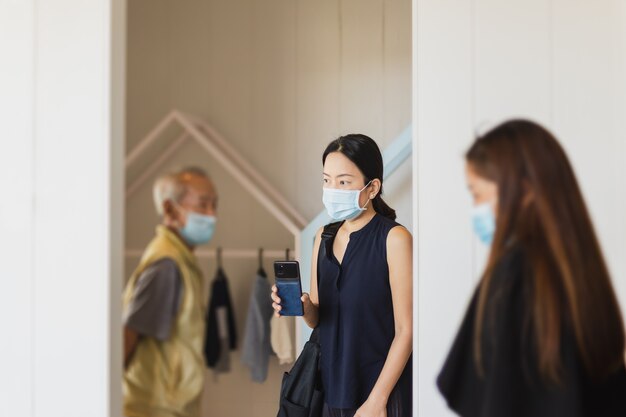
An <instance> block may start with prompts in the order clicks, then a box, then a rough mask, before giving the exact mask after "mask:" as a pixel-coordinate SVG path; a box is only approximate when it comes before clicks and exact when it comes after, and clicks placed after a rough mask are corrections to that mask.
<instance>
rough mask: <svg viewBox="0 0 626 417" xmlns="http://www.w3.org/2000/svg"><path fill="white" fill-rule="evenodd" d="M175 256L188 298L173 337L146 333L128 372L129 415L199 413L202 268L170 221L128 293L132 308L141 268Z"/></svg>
mask: <svg viewBox="0 0 626 417" xmlns="http://www.w3.org/2000/svg"><path fill="white" fill-rule="evenodd" d="M163 258H169V259H171V260H173V261H174V262H175V263H176V265H177V267H178V269H179V271H180V276H181V279H182V288H183V298H182V300H181V303H180V308H179V311H178V313H177V315H176V317H175V319H174V321H173V323H172V330H171V334H170V338H169V339H167V340H165V341H159V340H157V339H154V338H152V337H142V338H141V339H140V341H139V343H138V344H137V348H136V350H135V352H134V355H133V357H132V359H131V361H130V363H129V365H128V368H127V369H126V371H125V372H124V384H123V389H124V412H125V414H124V415H125V416H127V417H174V416H175V417H200V402H201V395H202V390H203V386H204V372H205V370H204V367H205V365H204V357H203V354H202V352H203V344H204V333H205V321H204V316H205V311H204V306H203V303H202V273H201V271H200V268H199V267H198V264H197V261H196V258H195V256H194V255H193V254H192V253H191V251H190V250H189V249H188V248H187V247H186V246H185V244H184V243H183V242H182V241H181V240H180V238H179V237H178V236H177V235H176V234H175V233H173V232H172V231H170V230H169V229H167V228H166V227H165V226H158V227H157V231H156V237H155V238H154V239H153V240H152V242H150V244H149V245H148V247H147V248H146V250H145V252H144V254H143V257H142V258H141V261H140V263H139V266H138V267H137V269H136V270H135V272H134V273H133V275H132V276H131V277H130V279H129V281H128V284H127V286H126V289H125V291H124V295H123V307H124V311H126V310H127V308H128V306H129V304H130V302H131V300H132V297H133V293H134V288H135V286H136V284H137V280H138V279H139V276H140V275H141V273H142V272H143V271H144V270H145V269H146V268H147V267H148V266H149V265H151V264H153V263H154V262H156V261H158V260H160V259H163Z"/></svg>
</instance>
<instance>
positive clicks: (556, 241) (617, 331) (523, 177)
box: [466, 120, 624, 382]
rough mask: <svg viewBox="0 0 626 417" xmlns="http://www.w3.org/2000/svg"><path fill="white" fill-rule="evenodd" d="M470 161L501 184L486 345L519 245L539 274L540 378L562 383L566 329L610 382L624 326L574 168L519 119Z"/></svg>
mask: <svg viewBox="0 0 626 417" xmlns="http://www.w3.org/2000/svg"><path fill="white" fill-rule="evenodd" d="M466 159H467V162H468V164H469V165H470V167H472V168H473V169H474V170H475V172H476V173H477V174H478V175H480V176H482V177H484V178H486V179H488V180H491V181H494V182H495V183H496V184H497V186H498V209H497V226H496V233H495V236H494V239H493V244H492V248H491V254H490V257H489V261H488V264H487V268H486V270H485V273H484V275H483V277H482V281H481V285H480V289H479V295H478V311H477V318H476V325H475V329H474V330H475V334H474V340H475V359H476V363H477V366H478V368H479V370H481V369H482V359H481V342H480V337H479V336H480V335H481V334H482V331H483V327H484V322H485V316H486V311H487V308H486V304H487V302H488V297H487V294H488V293H489V286H490V280H491V275H492V272H493V270H494V268H495V267H496V265H497V263H498V261H499V260H500V259H502V256H503V255H504V254H505V252H506V251H507V248H508V247H509V246H510V245H507V243H508V242H511V241H512V240H513V239H514V240H515V241H516V242H519V243H520V244H521V245H522V247H523V250H524V253H525V254H526V256H527V261H528V265H529V266H530V268H531V271H530V273H529V274H528V278H530V279H531V280H532V281H531V283H530V284H531V285H530V287H531V288H532V291H531V297H530V299H531V301H530V303H531V304H530V305H529V309H530V323H531V327H530V329H531V331H533V333H534V341H535V347H536V349H537V350H536V355H537V358H538V367H539V369H538V370H539V372H540V374H541V375H542V377H543V378H544V379H545V380H546V381H552V382H558V381H559V380H560V374H559V371H560V369H559V366H560V360H559V356H560V353H561V350H560V349H561V337H562V330H563V327H564V326H569V328H570V329H571V330H572V331H573V334H574V335H575V338H576V342H577V345H578V351H579V354H580V357H581V359H582V361H583V363H584V366H585V368H586V370H587V372H588V374H589V376H590V377H592V378H594V379H602V378H603V377H605V376H607V375H608V374H609V373H610V372H612V371H613V370H615V369H616V368H617V367H618V366H619V365H620V364H622V363H623V362H624V324H623V322H622V317H621V314H620V311H619V306H618V302H617V299H616V296H615V293H614V291H613V288H612V285H611V280H610V277H609V272H608V269H607V266H606V264H605V261H604V258H603V256H602V251H601V249H600V245H599V243H598V239H597V237H596V233H595V231H594V228H593V225H592V223H591V219H590V216H589V213H588V211H587V207H586V205H585V202H584V200H583V196H582V193H581V191H580V188H579V186H578V182H577V180H576V176H575V174H574V170H573V169H572V167H571V165H570V163H569V161H568V158H567V156H566V154H565V152H564V150H563V148H562V147H561V146H560V144H559V143H558V142H557V140H556V139H555V138H554V136H553V135H552V134H551V133H550V132H548V131H547V130H546V129H544V128H543V127H541V126H539V125H538V124H536V123H533V122H530V121H526V120H512V121H509V122H505V123H503V124H501V125H500V126H498V127H496V128H494V129H492V130H491V131H489V132H488V133H486V134H485V135H483V136H482V137H479V138H478V139H477V140H476V142H475V143H474V144H473V146H472V147H471V148H470V149H469V151H468V152H467V155H466Z"/></svg>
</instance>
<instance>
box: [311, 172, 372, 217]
mask: <svg viewBox="0 0 626 417" xmlns="http://www.w3.org/2000/svg"><path fill="white" fill-rule="evenodd" d="M370 183H371V181H370V182H368V183H367V185H365V187H363V188H361V189H360V190H338V189H336V188H324V191H323V195H322V201H323V202H324V206H325V207H326V211H327V212H328V215H329V216H330V217H331V218H332V219H333V220H335V221H342V220H350V219H354V218H355V217H357V216H358V215H359V214H361V212H363V211H365V210H367V209H366V207H361V206H360V205H359V197H360V196H361V192H362V191H363V190H365V189H366V188H367V186H368V185H370ZM365 205H366V206H367V203H366V204H365Z"/></svg>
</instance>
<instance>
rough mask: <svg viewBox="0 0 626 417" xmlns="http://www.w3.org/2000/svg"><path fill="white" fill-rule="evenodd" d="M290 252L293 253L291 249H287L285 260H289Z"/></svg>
mask: <svg viewBox="0 0 626 417" xmlns="http://www.w3.org/2000/svg"><path fill="white" fill-rule="evenodd" d="M289 252H291V249H289V248H287V249H285V259H286V260H289Z"/></svg>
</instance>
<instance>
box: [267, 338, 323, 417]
mask: <svg viewBox="0 0 626 417" xmlns="http://www.w3.org/2000/svg"><path fill="white" fill-rule="evenodd" d="M317 333H318V330H317V329H315V330H313V333H312V334H311V338H310V339H309V341H308V342H306V344H305V345H304V349H302V353H300V356H298V359H297V360H296V363H295V364H294V365H293V368H291V371H290V372H285V374H284V375H283V383H282V386H281V387H280V408H279V410H278V416H277V417H320V416H321V415H322V406H323V405H324V391H323V390H322V383H321V377H320V373H319V360H320V353H321V350H320V345H319V342H318V335H317Z"/></svg>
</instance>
